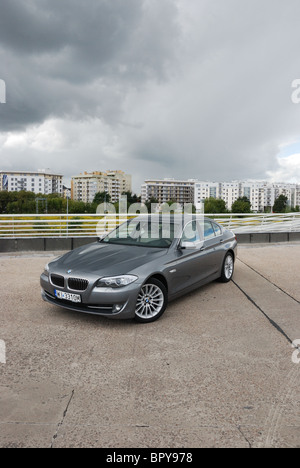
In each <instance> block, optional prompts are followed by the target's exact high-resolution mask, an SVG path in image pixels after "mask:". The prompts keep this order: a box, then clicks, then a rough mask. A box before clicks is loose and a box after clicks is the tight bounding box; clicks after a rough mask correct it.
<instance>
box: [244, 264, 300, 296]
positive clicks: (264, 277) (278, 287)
mask: <svg viewBox="0 0 300 468" xmlns="http://www.w3.org/2000/svg"><path fill="white" fill-rule="evenodd" d="M238 260H239V262H241V263H243V264H244V265H245V266H246V267H248V268H250V270H252V271H254V273H257V274H258V275H259V276H261V277H262V278H263V279H265V280H266V281H268V283H270V284H272V285H273V286H275V288H277V289H279V290H280V291H281V292H283V293H284V294H286V295H287V296H288V297H290V298H291V299H293V301H295V302H297V304H300V301H298V299H296V298H295V297H293V296H291V294H289V293H288V292H286V291H285V290H284V289H282V288H281V287H280V286H277V284H275V283H273V282H272V281H271V280H269V279H268V278H266V276H264V275H263V274H262V273H260V272H259V271H257V270H255V268H253V267H252V266H250V265H248V264H247V263H245V262H243V260H241V259H240V258H239V259H238Z"/></svg>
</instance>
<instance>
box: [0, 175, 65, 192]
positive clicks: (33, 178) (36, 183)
mask: <svg viewBox="0 0 300 468" xmlns="http://www.w3.org/2000/svg"><path fill="white" fill-rule="evenodd" d="M1 190H6V191H9V192H20V191H21V190H26V191H27V192H33V193H35V194H39V193H41V194H43V195H49V194H51V193H58V194H59V195H62V193H63V176H62V175H61V174H53V173H52V172H49V171H47V170H45V169H39V170H38V171H37V172H33V171H0V191H1Z"/></svg>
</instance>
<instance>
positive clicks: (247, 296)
mask: <svg viewBox="0 0 300 468" xmlns="http://www.w3.org/2000/svg"><path fill="white" fill-rule="evenodd" d="M232 282H233V283H234V284H235V286H236V287H237V288H238V289H239V290H240V291H241V292H242V293H243V294H244V296H245V297H246V298H247V299H248V301H250V302H251V304H253V305H254V306H255V307H256V308H257V309H258V310H259V311H260V312H261V313H262V314H263V315H264V316H265V317H266V319H267V320H268V321H269V322H270V324H271V325H272V326H273V327H274V328H276V330H277V331H279V333H281V334H282V335H283V336H284V337H285V338H286V339H287V340H288V342H289V343H290V344H292V343H293V341H292V340H291V338H290V337H289V336H288V335H287V334H286V333H285V331H284V330H282V328H281V327H280V326H279V325H278V323H276V322H274V320H272V319H271V318H270V317H269V316H268V314H266V312H264V311H263V310H262V308H261V307H259V305H258V304H256V302H255V301H254V300H253V299H252V297H250V296H249V295H248V294H247V293H246V291H244V290H243V289H242V288H241V287H240V286H239V285H238V284H237V283H236V282H235V281H234V280H232Z"/></svg>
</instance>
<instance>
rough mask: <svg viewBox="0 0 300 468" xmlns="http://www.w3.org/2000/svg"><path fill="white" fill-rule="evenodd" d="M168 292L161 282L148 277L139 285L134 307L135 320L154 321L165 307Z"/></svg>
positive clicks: (141, 321) (142, 321)
mask: <svg viewBox="0 0 300 468" xmlns="http://www.w3.org/2000/svg"><path fill="white" fill-rule="evenodd" d="M167 304H168V293H167V289H166V287H165V286H164V285H163V283H162V282H161V281H159V280H157V279H155V278H150V279H149V280H148V281H147V282H146V283H145V284H143V286H142V287H141V290H140V293H139V295H138V298H137V303H136V307H135V320H136V321H137V322H140V323H149V322H154V321H155V320H157V319H159V318H160V317H161V316H162V314H163V313H164V311H165V310H166V308H167Z"/></svg>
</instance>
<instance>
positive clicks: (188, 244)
mask: <svg viewBox="0 0 300 468" xmlns="http://www.w3.org/2000/svg"><path fill="white" fill-rule="evenodd" d="M203 245H204V242H203V241H197V242H193V241H181V242H180V244H179V248H180V249H194V250H195V249H201V248H202V247H203Z"/></svg>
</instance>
